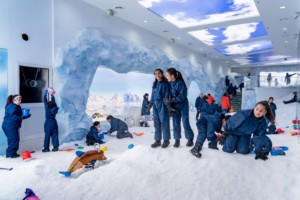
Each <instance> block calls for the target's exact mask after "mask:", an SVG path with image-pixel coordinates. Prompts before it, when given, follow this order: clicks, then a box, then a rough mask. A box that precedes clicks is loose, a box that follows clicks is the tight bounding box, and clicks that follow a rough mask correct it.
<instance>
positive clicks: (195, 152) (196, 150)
mask: <svg viewBox="0 0 300 200" xmlns="http://www.w3.org/2000/svg"><path fill="white" fill-rule="evenodd" d="M201 149H202V145H201V144H199V143H196V144H195V146H194V147H193V148H192V149H191V150H190V152H191V153H192V154H193V155H194V156H196V157H197V158H201V153H200V151H201Z"/></svg>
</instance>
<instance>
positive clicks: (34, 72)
mask: <svg viewBox="0 0 300 200" xmlns="http://www.w3.org/2000/svg"><path fill="white" fill-rule="evenodd" d="M19 72H20V73H19V84H20V85H19V88H20V92H19V93H20V95H21V96H22V103H42V102H43V91H44V90H45V89H46V88H48V87H49V69H48V68H40V67H33V66H25V65H19Z"/></svg>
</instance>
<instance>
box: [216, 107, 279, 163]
mask: <svg viewBox="0 0 300 200" xmlns="http://www.w3.org/2000/svg"><path fill="white" fill-rule="evenodd" d="M265 117H266V118H267V119H268V120H270V122H271V123H274V118H273V115H272V111H271V110H270V107H269V105H268V102H266V101H261V102H258V103H257V104H256V106H255V108H254V109H249V110H240V111H238V112H237V113H236V114H234V115H233V116H232V117H231V118H230V119H229V120H228V122H227V123H226V125H225V127H224V133H223V134H222V135H221V136H220V137H219V138H218V141H219V143H220V144H221V145H223V151H224V152H227V153H233V152H234V151H236V152H237V153H240V154H249V153H250V150H249V145H250V138H251V135H252V134H253V135H255V136H262V135H265V134H266V128H267V126H266V123H265ZM260 138H261V137H260ZM255 148H256V147H255ZM256 149H257V148H256ZM256 156H257V158H259V159H262V160H265V157H266V155H264V154H262V153H261V152H258V151H256Z"/></svg>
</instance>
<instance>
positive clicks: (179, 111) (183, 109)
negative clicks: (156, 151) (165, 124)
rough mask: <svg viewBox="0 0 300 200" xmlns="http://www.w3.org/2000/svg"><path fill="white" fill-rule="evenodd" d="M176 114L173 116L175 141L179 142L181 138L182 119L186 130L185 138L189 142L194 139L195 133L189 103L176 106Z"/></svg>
mask: <svg viewBox="0 0 300 200" xmlns="http://www.w3.org/2000/svg"><path fill="white" fill-rule="evenodd" d="M175 109H176V110H175V112H174V116H173V129H174V139H175V140H179V139H180V138H181V124H180V122H181V118H182V124H183V128H184V133H185V138H186V139H187V140H193V139H194V133H193V130H192V128H191V126H190V121H189V102H188V101H186V102H185V103H184V104H183V105H182V106H180V107H178V106H175Z"/></svg>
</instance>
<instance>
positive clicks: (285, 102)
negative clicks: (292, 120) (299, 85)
mask: <svg viewBox="0 0 300 200" xmlns="http://www.w3.org/2000/svg"><path fill="white" fill-rule="evenodd" d="M293 95H294V97H293V98H292V99H291V100H288V101H283V103H284V104H289V103H294V102H297V100H298V97H297V92H293ZM298 102H300V101H298Z"/></svg>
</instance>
